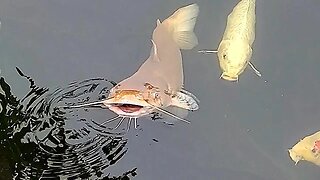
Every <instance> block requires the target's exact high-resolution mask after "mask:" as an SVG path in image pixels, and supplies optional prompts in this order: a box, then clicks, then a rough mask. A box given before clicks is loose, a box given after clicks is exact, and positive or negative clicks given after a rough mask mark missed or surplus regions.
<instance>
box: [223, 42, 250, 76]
mask: <svg viewBox="0 0 320 180" xmlns="http://www.w3.org/2000/svg"><path fill="white" fill-rule="evenodd" d="M251 55H252V49H251V47H250V45H249V43H246V42H243V41H240V40H239V41H231V40H223V41H222V42H221V43H220V45H219V48H218V59H219V63H220V67H221V69H222V74H221V78H223V79H225V80H228V81H238V79H239V75H240V74H241V73H242V72H243V71H244V69H245V68H246V67H247V65H248V63H249V60H250V58H251Z"/></svg>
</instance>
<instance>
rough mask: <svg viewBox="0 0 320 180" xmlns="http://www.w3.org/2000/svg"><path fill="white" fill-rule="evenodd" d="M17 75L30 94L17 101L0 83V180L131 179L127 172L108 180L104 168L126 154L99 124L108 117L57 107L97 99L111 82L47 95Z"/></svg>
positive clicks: (118, 137) (121, 142) (121, 141)
mask: <svg viewBox="0 0 320 180" xmlns="http://www.w3.org/2000/svg"><path fill="white" fill-rule="evenodd" d="M17 71H18V73H19V74H20V75H21V76H22V77H24V78H26V79H28V81H29V82H30V90H29V92H28V93H27V94H26V95H25V97H23V98H22V99H20V100H19V99H18V98H17V97H15V96H14V95H12V93H11V89H10V86H9V85H8V84H7V83H6V82H5V80H4V78H3V77H1V78H0V102H1V104H0V105H1V106H0V110H1V113H0V117H1V122H0V145H1V147H0V173H1V174H3V177H4V178H5V179H11V178H13V179H57V178H60V179H130V178H131V177H134V176H135V175H136V168H135V167H132V169H131V170H124V173H123V174H122V175H112V176H113V177H110V172H108V167H109V166H114V165H116V163H117V162H118V161H119V160H120V159H121V158H123V157H124V155H125V154H126V153H127V151H128V148H127V147H126V144H127V139H125V138H124V137H123V134H122V133H116V132H112V131H110V130H108V128H106V127H105V126H102V125H100V124H101V123H102V121H103V119H107V118H108V116H110V115H111V113H110V112H108V111H107V110H105V109H104V110H101V109H102V108H101V107H98V109H96V108H93V109H85V108H84V109H63V108H60V107H61V106H66V105H67V106H68V105H75V104H81V103H86V102H92V101H97V100H101V99H103V98H105V94H107V93H108V91H109V89H110V88H111V87H113V86H114V84H115V83H113V82H111V81H109V80H107V79H104V78H94V79H88V80H84V81H81V82H72V83H70V84H69V85H68V86H66V87H60V88H57V89H55V90H54V91H52V92H50V90H49V89H48V88H43V87H38V86H36V84H35V82H34V81H33V80H32V79H31V78H30V77H28V76H26V75H24V74H23V73H22V72H21V70H19V69H18V68H17ZM9 177H11V178H9Z"/></svg>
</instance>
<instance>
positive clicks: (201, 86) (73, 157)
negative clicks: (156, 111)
mask: <svg viewBox="0 0 320 180" xmlns="http://www.w3.org/2000/svg"><path fill="white" fill-rule="evenodd" d="M193 2H194V1H188V0H176V1H170V0H163V1H157V0H135V1H123V0H118V1H112V2H111V1H99V0H91V1H85V0H69V1H65V0H54V1H49V0H42V1H37V0H29V1H23V0H2V1H1V2H0V20H1V29H0V69H1V71H0V76H1V79H0V92H1V96H0V102H1V106H0V107H1V108H0V110H1V114H0V117H1V123H0V143H1V148H0V151H1V152H0V175H1V178H0V179H40V178H42V179H49V178H51V179H58V178H60V179H143V180H145V179H146V180H149V179H153V180H158V179H159V180H160V179H161V180H162V179H168V180H169V179H174V180H176V179H190V180H194V179H201V180H203V179H210V180H212V179H214V180H278V179H281V180H301V179H308V180H318V179H319V177H320V171H319V167H318V166H316V165H313V164H311V163H307V162H301V163H298V164H297V165H295V164H294V162H293V161H292V160H291V159H290V157H289V156H288V151H287V150H288V149H289V148H291V147H292V146H293V145H294V144H295V143H296V142H297V141H298V140H299V139H300V138H302V137H303V136H306V135H309V134H311V133H314V132H316V131H318V130H319V129H320V121H319V116H320V111H319V107H320V95H319V93H318V92H319V89H320V79H319V77H320V74H319V72H318V67H319V66H320V60H319V57H320V51H319V49H320V36H318V32H320V24H319V23H317V22H318V20H319V18H320V11H318V9H317V7H320V1H313V0H306V1H303V2H302V1H298V0H282V1H277V0H269V1H262V0H257V2H256V19H257V24H256V40H255V42H254V46H253V57H252V60H251V61H252V62H253V63H254V65H255V66H256V67H257V69H259V70H260V72H261V73H262V77H261V78H259V77H257V76H256V75H255V74H254V72H253V71H252V70H250V69H249V68H247V69H246V71H245V72H244V73H243V74H242V75H241V76H240V79H239V82H238V83H232V82H226V81H223V80H221V79H219V76H220V73H221V72H220V69H219V65H218V63H217V58H216V56H215V55H204V54H200V53H197V50H199V49H214V48H216V47H217V46H218V44H219V42H220V40H221V37H222V34H223V31H224V28H225V22H226V17H227V15H228V14H229V13H230V11H231V10H232V8H233V7H234V5H235V4H236V3H237V2H238V1H235V0H228V1H222V0H198V1H196V3H197V4H198V5H199V8H200V13H199V17H198V20H197V23H196V27H195V33H196V35H197V37H198V39H199V45H198V46H196V47H195V48H194V49H193V50H183V51H182V54H183V63H184V64H183V66H184V75H185V83H184V86H185V89H187V90H188V91H190V92H193V93H194V94H195V95H196V96H197V98H198V99H200V109H199V110H198V111H195V112H189V114H188V116H187V117H186V118H187V119H188V120H190V121H191V124H186V123H183V122H180V121H173V120H172V119H170V118H169V117H167V116H165V115H162V118H151V117H148V116H147V117H142V118H139V120H138V128H137V129H134V128H132V127H131V129H130V130H129V131H128V132H126V131H125V130H126V123H123V125H122V126H121V127H119V128H118V129H117V130H114V129H112V127H115V126H116V123H117V122H112V123H107V124H106V123H105V124H103V123H104V122H106V121H107V120H108V119H110V118H112V117H114V116H115V114H114V113H112V112H111V111H109V110H107V109H104V108H101V107H93V108H72V109H66V108H63V106H69V105H76V104H81V103H86V102H92V101H97V100H101V99H103V98H105V96H106V95H107V93H108V91H109V89H110V88H112V87H113V86H114V84H115V82H119V81H121V80H122V79H124V78H126V77H128V76H130V75H131V74H132V73H134V72H135V71H136V70H137V68H138V67H139V66H140V65H141V63H143V62H144V60H145V59H146V58H147V57H148V55H149V52H150V48H151V42H150V38H151V34H152V31H153V29H154V27H155V25H156V20H157V19H158V18H159V19H161V20H163V19H165V18H166V17H168V16H169V15H170V14H172V13H173V12H174V11H175V10H176V9H177V8H179V7H182V6H185V5H187V4H190V3H193ZM16 67H17V68H16ZM160 115H161V114H160ZM168 122H169V123H168ZM172 122H173V123H172Z"/></svg>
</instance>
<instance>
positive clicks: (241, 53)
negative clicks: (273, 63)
mask: <svg viewBox="0 0 320 180" xmlns="http://www.w3.org/2000/svg"><path fill="white" fill-rule="evenodd" d="M255 23H256V20H255V0H241V1H240V2H239V3H238V4H237V5H236V6H235V7H234V8H233V10H232V12H231V13H230V14H229V15H228V19H227V26H226V29H225V32H224V34H223V37H222V40H221V42H220V44H219V47H218V50H200V51H199V52H203V53H217V54H218V59H219V63H220V68H221V70H222V74H221V78H223V79H225V80H228V81H238V79H239V75H240V74H241V73H242V72H243V71H244V70H245V68H246V67H247V65H248V64H249V66H250V67H251V68H252V69H253V70H254V71H255V73H256V74H257V75H258V76H261V74H260V72H259V71H258V70H257V69H256V68H255V67H254V66H253V64H252V63H250V59H251V56H252V44H253V42H254V39H255Z"/></svg>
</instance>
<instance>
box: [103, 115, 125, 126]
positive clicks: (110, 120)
mask: <svg viewBox="0 0 320 180" xmlns="http://www.w3.org/2000/svg"><path fill="white" fill-rule="evenodd" d="M120 117H121V116H116V117H113V118H111V119H108V120H107V121H105V122H104V123H102V124H101V125H104V124H107V123H110V122H113V121H115V120H117V119H119V118H120Z"/></svg>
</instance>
